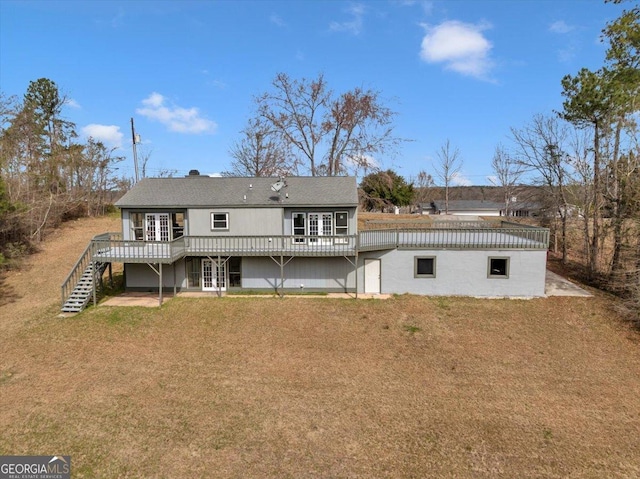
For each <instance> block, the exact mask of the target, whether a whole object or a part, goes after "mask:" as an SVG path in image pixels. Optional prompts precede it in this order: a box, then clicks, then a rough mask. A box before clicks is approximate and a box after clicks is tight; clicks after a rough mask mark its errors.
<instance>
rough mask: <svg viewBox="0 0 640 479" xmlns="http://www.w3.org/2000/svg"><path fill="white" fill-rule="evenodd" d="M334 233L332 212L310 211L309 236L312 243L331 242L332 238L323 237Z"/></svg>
mask: <svg viewBox="0 0 640 479" xmlns="http://www.w3.org/2000/svg"><path fill="white" fill-rule="evenodd" d="M332 234H333V215H332V214H331V213H309V236H315V237H316V238H309V242H310V243H331V238H322V236H331V235H332Z"/></svg>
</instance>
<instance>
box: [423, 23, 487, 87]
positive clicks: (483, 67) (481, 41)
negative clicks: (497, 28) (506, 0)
mask: <svg viewBox="0 0 640 479" xmlns="http://www.w3.org/2000/svg"><path fill="white" fill-rule="evenodd" d="M487 28H490V27H489V25H486V24H479V25H474V24H471V23H464V22H459V21H457V20H449V21H446V22H443V23H441V24H439V25H436V26H433V27H429V26H425V29H426V31H427V33H426V34H425V36H424V38H423V39H422V46H421V49H420V58H422V59H423V60H424V61H426V62H428V63H444V65H445V68H447V69H448V70H453V71H455V72H458V73H462V74H463V75H468V76H472V77H476V78H480V79H485V80H486V79H487V75H488V74H489V71H490V70H491V68H492V67H493V62H492V61H491V59H490V58H489V52H490V51H491V48H493V45H492V44H491V42H489V40H487V39H486V38H485V37H484V35H483V34H482V31H483V30H486V29H487Z"/></svg>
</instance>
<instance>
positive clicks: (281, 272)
mask: <svg viewBox="0 0 640 479" xmlns="http://www.w3.org/2000/svg"><path fill="white" fill-rule="evenodd" d="M283 288H284V256H283V255H282V254H281V255H280V297H281V298H282V297H284V293H283V292H282V289H283Z"/></svg>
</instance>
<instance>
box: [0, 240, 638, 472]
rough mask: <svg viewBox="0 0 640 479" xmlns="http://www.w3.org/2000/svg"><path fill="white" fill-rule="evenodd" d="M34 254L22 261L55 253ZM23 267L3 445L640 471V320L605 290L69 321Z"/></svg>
mask: <svg viewBox="0 0 640 479" xmlns="http://www.w3.org/2000/svg"><path fill="white" fill-rule="evenodd" d="M108 229H109V228H104V230H108ZM53 241H57V240H56V239H55V238H54V240H53ZM60 241H64V239H63V238H61V239H60ZM67 243H68V241H67ZM81 250H82V248H80V249H79V250H78V252H76V253H75V255H74V256H77V254H79V252H80V251H81ZM38 257H39V258H35V259H34V261H35V263H34V267H33V268H31V269H29V268H27V269H26V270H25V271H23V272H21V274H22V275H26V276H28V275H31V274H33V275H36V274H38V272H39V271H41V267H42V264H46V263H47V261H50V262H60V261H62V260H61V259H60V257H57V258H56V257H51V255H50V254H49V253H47V251H44V252H43V253H42V254H40V255H38ZM64 261H67V259H64ZM74 261H75V258H73V259H72V260H71V264H73V262H74ZM36 264H37V265H39V267H37V268H36V267H35V265H36ZM12 274H13V273H12ZM64 274H66V272H65V273H64ZM62 279H63V278H62V277H61V278H59V281H58V283H59V282H61V281H62ZM23 280H24V278H23ZM12 281H14V282H13V283H12ZM15 281H17V280H15V279H14V278H13V277H9V278H8V280H7V284H6V285H5V287H6V288H11V290H12V291H13V292H14V296H13V299H12V300H11V301H10V302H9V303H8V304H3V305H2V306H0V326H1V327H3V328H4V326H5V324H6V325H9V326H10V327H9V328H8V329H6V331H8V332H7V333H6V334H3V335H2V337H0V454H16V455H23V454H65V455H67V454H68V455H71V457H72V467H73V472H74V475H73V477H78V478H80V477H103V478H115V477H131V478H138V477H143V478H144V477H153V478H165V477H166V478H175V477H202V478H212V477H216V478H217V477H273V478H276V477H277V478H302V477H305V478H307V477H322V478H343V477H344V478H346V477H349V478H353V477H372V478H384V477H389V478H397V477H415V478H422V477H437V478H441V477H443V478H446V477H469V478H485V477H486V478H493V477H505V478H516V477H517V478H534V477H535V478H555V477H557V478H565V477H572V478H605V477H606V478H615V477H620V478H622V477H629V478H636V477H640V341H639V338H640V335H639V334H638V333H637V332H634V331H632V330H631V329H629V328H628V327H627V326H625V325H624V324H622V323H621V322H619V321H618V320H617V319H616V317H615V314H614V313H613V309H612V308H613V303H612V302H611V299H610V298H608V297H606V296H604V295H596V296H595V297H594V298H561V297H556V298H548V299H536V300H529V301H523V300H478V299H470V298H469V299H465V298H423V297H415V296H399V297H394V298H392V299H389V300H386V301H380V300H357V301H356V300H344V299H329V298H323V297H309V298H284V299H277V298H251V297H237V298H221V299H219V298H176V299H173V300H171V301H169V302H168V303H166V304H165V305H164V306H163V307H162V308H161V309H158V308H149V309H144V308H109V307H98V308H90V309H88V310H86V311H85V312H84V313H82V314H80V315H77V316H75V317H71V318H57V317H56V314H57V307H58V302H57V297H55V298H52V297H49V296H48V293H47V290H46V288H43V289H42V291H43V292H42V293H41V294H40V301H41V302H42V303H43V304H42V305H41V306H40V307H36V306H35V305H31V307H30V309H23V310H22V313H21V314H22V315H21V316H20V317H16V316H15V314H16V311H20V310H19V307H20V306H19V305H20V304H21V301H23V299H25V300H26V299H27V298H25V297H21V293H20V287H19V284H20V283H19V282H17V283H16V282H15ZM21 281H22V280H21ZM26 283H28V281H26V282H25V284H26ZM31 301H35V300H33V299H31ZM11 308H13V309H11ZM8 312H11V313H12V314H13V316H11V317H9V316H10V315H9V314H7V313H8Z"/></svg>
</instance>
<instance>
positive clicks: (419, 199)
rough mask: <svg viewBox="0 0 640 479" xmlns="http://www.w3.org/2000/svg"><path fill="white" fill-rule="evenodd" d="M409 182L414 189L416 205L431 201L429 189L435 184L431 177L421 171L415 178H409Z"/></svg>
mask: <svg viewBox="0 0 640 479" xmlns="http://www.w3.org/2000/svg"><path fill="white" fill-rule="evenodd" d="M410 182H411V183H413V185H414V187H415V201H416V203H426V202H428V201H430V200H431V199H432V198H431V195H432V192H431V188H433V187H434V186H435V184H436V183H435V181H433V176H431V175H430V174H429V173H427V172H426V171H424V170H422V171H420V172H418V175H417V176H416V177H415V178H411V179H410Z"/></svg>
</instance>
